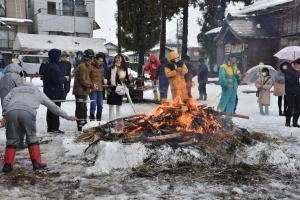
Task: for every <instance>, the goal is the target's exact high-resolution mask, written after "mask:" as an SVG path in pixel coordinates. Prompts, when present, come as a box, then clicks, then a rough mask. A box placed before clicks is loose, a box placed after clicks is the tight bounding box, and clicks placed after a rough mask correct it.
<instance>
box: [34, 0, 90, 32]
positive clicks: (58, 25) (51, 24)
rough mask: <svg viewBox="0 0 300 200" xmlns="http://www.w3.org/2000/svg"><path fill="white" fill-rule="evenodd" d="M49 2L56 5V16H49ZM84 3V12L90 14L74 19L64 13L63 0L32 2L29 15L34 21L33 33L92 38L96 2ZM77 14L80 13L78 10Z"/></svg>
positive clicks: (87, 0) (87, 1)
mask: <svg viewBox="0 0 300 200" xmlns="http://www.w3.org/2000/svg"><path fill="white" fill-rule="evenodd" d="M47 2H55V3H56V5H55V6H56V15H55V14H48V12H47ZM84 2H85V6H86V7H85V11H84V12H88V14H87V16H86V17H85V16H84V17H83V16H76V17H74V16H68V15H66V14H65V13H64V12H63V0H31V8H30V9H29V10H30V13H29V15H30V16H31V19H32V20H33V21H34V25H33V27H32V29H31V32H32V33H37V34H52V35H53V34H54V35H55V34H57V35H76V36H79V37H92V36H93V20H94V17H95V1H94V0H85V1H84ZM75 11H76V8H75ZM77 12H79V11H78V10H77ZM71 15H72V13H71ZM74 24H75V25H74ZM74 27H75V29H74ZM74 32H76V34H74Z"/></svg>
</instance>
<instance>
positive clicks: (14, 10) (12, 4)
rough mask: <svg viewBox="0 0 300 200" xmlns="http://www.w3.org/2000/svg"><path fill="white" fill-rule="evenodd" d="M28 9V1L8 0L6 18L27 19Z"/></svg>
mask: <svg viewBox="0 0 300 200" xmlns="http://www.w3.org/2000/svg"><path fill="white" fill-rule="evenodd" d="M16 3H17V4H16ZM26 7H27V0H6V17H9V18H21V19H26V13H27V10H26Z"/></svg>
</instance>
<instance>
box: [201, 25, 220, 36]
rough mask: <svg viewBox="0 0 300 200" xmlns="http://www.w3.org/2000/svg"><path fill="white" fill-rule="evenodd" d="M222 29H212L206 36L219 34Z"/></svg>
mask: <svg viewBox="0 0 300 200" xmlns="http://www.w3.org/2000/svg"><path fill="white" fill-rule="evenodd" d="M221 29H222V27H217V28H214V29H211V30H209V31H207V32H206V33H205V35H209V34H214V33H219V32H220V31H221Z"/></svg>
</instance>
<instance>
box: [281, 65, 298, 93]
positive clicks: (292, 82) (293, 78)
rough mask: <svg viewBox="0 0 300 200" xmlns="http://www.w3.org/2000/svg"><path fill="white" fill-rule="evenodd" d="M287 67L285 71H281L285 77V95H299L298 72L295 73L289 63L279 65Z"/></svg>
mask: <svg viewBox="0 0 300 200" xmlns="http://www.w3.org/2000/svg"><path fill="white" fill-rule="evenodd" d="M283 65H286V66H287V69H283V73H284V75H285V93H286V95H300V72H298V71H296V70H295V69H294V68H293V67H292V65H291V64H290V63H287V62H285V63H283V64H281V66H280V68H283Z"/></svg>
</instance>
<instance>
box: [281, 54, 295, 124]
mask: <svg viewBox="0 0 300 200" xmlns="http://www.w3.org/2000/svg"><path fill="white" fill-rule="evenodd" d="M280 68H281V69H282V71H283V73H284V75H285V93H286V100H287V111H286V118H285V119H286V123H285V126H291V125H290V123H291V118H292V117H293V127H298V128H300V125H299V124H298V119H299V115H300V58H298V59H297V60H295V61H293V62H292V63H291V64H290V63H287V62H285V63H283V64H281V66H280Z"/></svg>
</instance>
